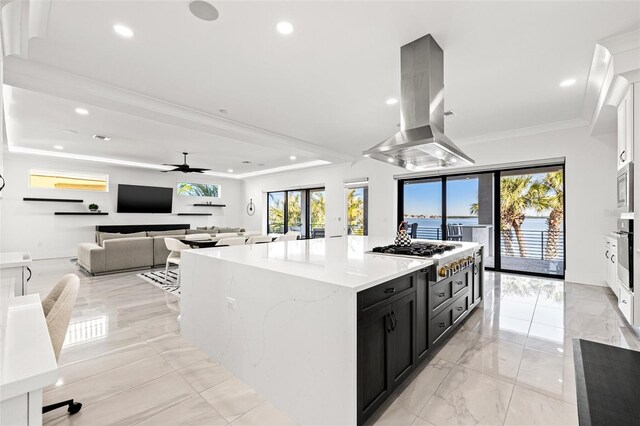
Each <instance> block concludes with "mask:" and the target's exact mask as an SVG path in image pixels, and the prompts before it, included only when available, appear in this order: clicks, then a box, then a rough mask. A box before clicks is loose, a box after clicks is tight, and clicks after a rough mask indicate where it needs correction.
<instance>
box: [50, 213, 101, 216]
mask: <svg viewBox="0 0 640 426" xmlns="http://www.w3.org/2000/svg"><path fill="white" fill-rule="evenodd" d="M54 214H55V215H58V216H106V215H108V214H109V213H106V212H100V213H92V212H55V213H54Z"/></svg>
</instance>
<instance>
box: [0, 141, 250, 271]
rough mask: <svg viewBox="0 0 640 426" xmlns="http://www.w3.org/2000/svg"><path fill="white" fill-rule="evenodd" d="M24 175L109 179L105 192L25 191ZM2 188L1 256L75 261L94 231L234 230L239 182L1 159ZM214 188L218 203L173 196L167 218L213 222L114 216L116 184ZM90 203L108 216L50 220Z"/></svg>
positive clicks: (41, 159) (239, 207)
mask: <svg viewBox="0 0 640 426" xmlns="http://www.w3.org/2000/svg"><path fill="white" fill-rule="evenodd" d="M29 169H44V170H57V171H68V172H82V173H101V174H108V175H109V192H107V193H104V192H102V193H98V192H93V191H77V190H55V189H37V188H29V182H28V173H29ZM3 175H4V177H5V179H6V180H7V186H6V187H5V189H4V190H3V191H2V201H0V202H1V203H2V207H1V210H2V224H1V231H2V233H1V237H0V250H1V251H23V250H26V251H30V252H31V254H32V255H33V257H34V258H36V259H41V258H51V257H64V256H75V254H76V246H77V244H78V243H81V242H92V241H94V234H95V225H126V224H164V223H169V224H170V223H189V224H191V227H192V228H195V227H196V226H205V225H218V226H240V223H241V217H240V216H241V212H242V211H244V210H243V207H242V203H241V200H242V186H243V185H242V182H240V181H238V180H233V179H222V178H216V177H213V176H204V175H201V176H197V175H194V174H189V175H185V174H181V173H180V174H179V173H162V172H160V171H157V170H146V169H140V168H130V167H119V166H111V165H104V164H100V163H91V162H84V161H71V160H61V159H56V158H51V157H42V156H31V155H18V154H10V153H5V157H4V173H3ZM185 180H186V181H191V182H205V183H217V184H220V185H221V197H220V198H209V197H185V196H178V195H176V194H175V192H174V196H173V213H177V212H203V213H209V212H210V213H212V214H213V216H177V215H175V214H136V213H128V214H123V213H120V214H119V213H116V207H117V188H118V184H121V183H122V184H132V185H149V186H165V187H173V188H175V186H176V183H177V182H178V181H185ZM23 197H42V198H74V199H82V200H84V203H83V204H75V203H50V202H32V201H29V202H25V201H22V198H23ZM204 201H212V202H219V203H222V204H226V205H227V207H222V208H210V207H194V206H193V204H194V203H200V202H204ZM90 203H96V204H98V205H99V206H100V210H102V211H104V212H109V215H108V216H55V215H54V214H53V212H54V211H87V206H88V205H89V204H90Z"/></svg>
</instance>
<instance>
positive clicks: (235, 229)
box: [216, 226, 245, 233]
mask: <svg viewBox="0 0 640 426" xmlns="http://www.w3.org/2000/svg"><path fill="white" fill-rule="evenodd" d="M216 231H218V233H228V232H235V233H238V232H244V231H245V229H244V228H226V227H222V226H220V227H216Z"/></svg>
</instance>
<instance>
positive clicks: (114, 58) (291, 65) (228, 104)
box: [15, 1, 640, 169]
mask: <svg viewBox="0 0 640 426" xmlns="http://www.w3.org/2000/svg"><path fill="white" fill-rule="evenodd" d="M213 4H214V5H215V6H216V7H217V8H218V9H219V11H220V18H219V19H218V20H217V21H214V22H205V21H200V20H198V19H196V18H195V17H193V16H192V15H191V14H190V12H189V10H188V7H187V5H188V2H185V1H139V2H136V1H126V2H116V1H53V2H52V3H51V13H50V19H49V27H48V32H47V36H46V38H43V39H32V40H31V42H30V47H29V58H28V59H29V61H35V62H38V63H42V64H46V65H50V66H53V67H57V68H60V69H63V70H67V71H69V72H72V73H75V74H79V75H82V76H85V77H89V78H91V79H95V80H99V81H101V82H105V83H108V84H111V85H114V86H117V87H120V88H124V89H128V90H131V91H135V92H138V93H142V94H145V95H148V96H151V97H154V98H158V99H162V100H164V101H168V102H172V103H175V104H179V105H182V106H185V107H189V108H192V109H195V110H199V111H202V112H206V113H209V114H214V115H220V114H219V110H220V109H221V108H224V109H228V110H230V111H231V115H229V116H225V118H229V119H231V120H236V121H238V122H241V123H246V124H250V125H252V126H256V127H258V128H262V129H266V130H269V131H271V132H275V133H279V134H282V135H286V136H289V137H292V138H297V139H301V140H304V141H307V142H311V143H313V144H316V145H318V146H322V147H324V148H326V149H330V150H333V151H336V152H339V153H344V154H348V155H350V156H353V157H358V156H359V155H360V153H361V152H362V150H364V149H367V148H369V147H371V146H372V145H374V144H376V143H378V142H379V141H381V140H382V139H384V138H386V137H387V136H390V135H391V134H393V133H395V132H396V131H397V127H396V123H398V122H399V115H400V112H399V105H395V106H388V105H386V104H385V100H386V99H387V98H390V97H397V96H398V95H399V88H400V64H399V62H400V61H399V55H400V46H401V45H403V44H406V43H408V42H410V41H412V40H414V39H416V38H418V37H420V36H422V35H424V34H427V33H431V34H432V35H433V36H434V37H435V38H436V40H437V41H438V43H439V44H440V45H441V46H442V48H443V49H444V51H445V87H446V100H445V106H446V108H447V109H453V110H455V112H456V116H455V117H454V118H447V121H446V132H447V133H448V134H449V136H450V137H451V139H453V140H454V141H456V139H464V138H472V137H476V136H480V135H484V134H490V133H496V132H504V131H507V130H511V129H518V128H523V127H532V126H540V125H544V124H548V123H552V122H562V121H567V120H575V119H579V118H582V117H581V114H582V112H583V111H582V104H583V98H584V93H585V87H586V79H587V75H588V73H589V66H590V63H591V59H592V55H593V50H594V45H595V43H596V42H598V41H600V40H602V39H605V38H608V37H611V36H613V35H616V34H619V33H623V32H626V31H629V30H632V29H634V28H637V27H638V26H639V25H640V3H638V2H610V1H602V2H595V1H594V2H592V1H578V2H475V1H474V2H457V1H456V2H454V1H449V2H267V1H262V2H245V1H236V2H213ZM281 20H288V21H290V22H291V23H293V25H294V27H295V31H294V33H293V34H292V35H290V36H287V37H284V36H282V35H280V34H278V33H277V32H276V31H275V25H276V23H277V22H279V21H281ZM116 23H120V24H124V25H127V26H129V27H130V28H132V29H133V31H134V32H135V36H134V37H133V38H132V39H123V38H121V37H119V36H117V35H115V34H114V32H113V29H112V26H113V25H114V24H116ZM567 78H575V79H576V80H577V83H576V85H574V86H572V87H569V88H560V87H558V84H559V83H560V81H562V80H564V79H567ZM38 96H44V95H37V94H29V93H17V94H16V96H15V99H16V102H18V103H17V104H16V105H19V103H20V102H24V104H25V105H24V108H22V109H21V110H19V111H21V112H19V113H16V114H17V115H16V116H17V117H18V119H19V120H21V122H22V124H21V125H22V127H23V128H22V130H21V133H20V134H19V138H18V139H16V141H15V142H16V143H17V144H18V145H20V144H23V143H27V142H28V143H32V144H47V143H48V144H51V140H52V139H51V138H52V137H53V138H59V137H62V136H60V132H59V131H58V129H60V128H69V127H71V126H73V127H77V128H78V129H77V130H80V131H81V133H82V135H85V136H86V135H87V134H93V133H94V132H96V131H98V130H99V131H104V132H105V133H109V134H111V135H114V137H116V138H114V140H113V141H111V142H110V145H109V146H108V147H106V148H105V147H104V146H101V145H99V144H96V143H93V142H92V141H91V140H90V141H89V142H88V143H90V144H88V143H87V141H86V140H85V139H83V138H81V137H80V134H79V135H76V136H73V138H68V139H67V140H68V141H69V142H65V143H67V144H70V146H73V149H74V150H78V152H80V150H83V151H82V152H87V153H90V154H92V155H110V156H112V157H113V156H116V157H126V158H132V159H133V158H136V159H140V160H141V161H142V160H144V161H149V162H160V163H164V162H176V161H178V160H179V158H175V157H176V153H179V152H180V151H182V150H183V149H185V150H190V151H193V152H194V158H193V159H192V161H191V163H193V165H194V166H203V163H204V166H210V167H214V168H222V169H226V168H229V167H231V168H234V169H237V168H238V166H237V165H236V164H235V163H236V162H237V161H238V160H241V159H245V157H246V158H247V159H250V160H252V159H256V160H255V161H260V162H262V163H268V166H269V167H271V166H274V167H275V166H277V165H281V164H283V163H287V161H288V156H289V155H290V153H289V152H286V153H285V152H282V150H278V149H274V148H273V147H270V148H261V147H260V146H256V144H252V146H251V147H245V146H244V145H241V144H242V142H240V141H237V140H234V141H230V140H223V139H215V140H212V138H211V137H208V136H207V135H206V134H200V133H198V132H195V131H191V130H186V129H184V128H182V129H181V128H173V127H171V126H162V125H158V124H157V123H154V122H152V121H149V122H147V123H145V122H139V121H140V120H139V119H137V118H128V117H126V116H125V115H123V114H119V113H117V112H113V111H107V110H104V111H99V112H97V113H96V114H95V115H94V114H93V113H92V114H91V115H90V117H83V119H84V120H85V121H84V122H82V124H79V121H78V118H79V117H75V116H73V115H71V117H70V116H69V115H68V114H66V115H65V114H63V113H62V111H58V109H59V108H62V107H63V105H61V103H64V101H63V100H59V99H58V100H56V99H44V98H42V99H40V98H39V97H38ZM34 105H37V107H36V108H35V111H34V110H33V109H32V108H33V107H34ZM69 106H70V105H68V104H67V105H64V107H65V108H67V107H69ZM21 114H22V115H21ZM30 115H34V117H29V116H30ZM21 116H22V118H20V117H21ZM93 120H95V121H93ZM32 125H33V126H35V128H32V127H31V126H32ZM85 125H86V126H85ZM94 129H96V130H94ZM49 131H51V133H49ZM56 132H57V133H56ZM52 135H54V136H52ZM63 135H65V136H64V137H68V136H69V135H66V134H63ZM76 142H77V144H76ZM61 144H62V143H61ZM234 144H235V145H234ZM183 146H186V147H185V148H183ZM231 147H233V148H231ZM238 147H240V149H238ZM238 151H241V154H240V153H238ZM196 153H197V155H199V156H202V157H201V158H202V161H197V158H198V157H197V156H196ZM307 154H308V153H307ZM248 157H251V158H248ZM258 158H260V159H261V160H257V159H258ZM317 158H321V156H318V157H317ZM309 159H311V157H309ZM170 160H172V161H170Z"/></svg>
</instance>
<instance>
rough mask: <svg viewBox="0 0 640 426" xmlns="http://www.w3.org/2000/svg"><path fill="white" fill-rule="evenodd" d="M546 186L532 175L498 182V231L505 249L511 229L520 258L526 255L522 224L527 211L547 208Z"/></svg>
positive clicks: (507, 245) (509, 177)
mask: <svg viewBox="0 0 640 426" xmlns="http://www.w3.org/2000/svg"><path fill="white" fill-rule="evenodd" d="M546 193H547V188H546V186H545V185H544V184H543V183H542V182H540V181H539V180H537V179H535V180H534V179H533V176H532V175H520V176H508V177H503V178H502V180H501V182H500V223H501V228H500V231H501V232H502V235H503V237H504V240H505V247H509V246H510V245H511V229H513V231H514V233H515V235H516V240H517V241H518V249H519V251H520V257H525V256H526V255H527V248H526V245H525V244H526V242H525V240H524V235H523V234H522V223H523V222H524V220H525V218H526V216H525V213H526V211H527V210H528V209H534V210H536V211H538V212H541V211H543V210H545V209H547V208H548V200H547V197H546Z"/></svg>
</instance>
